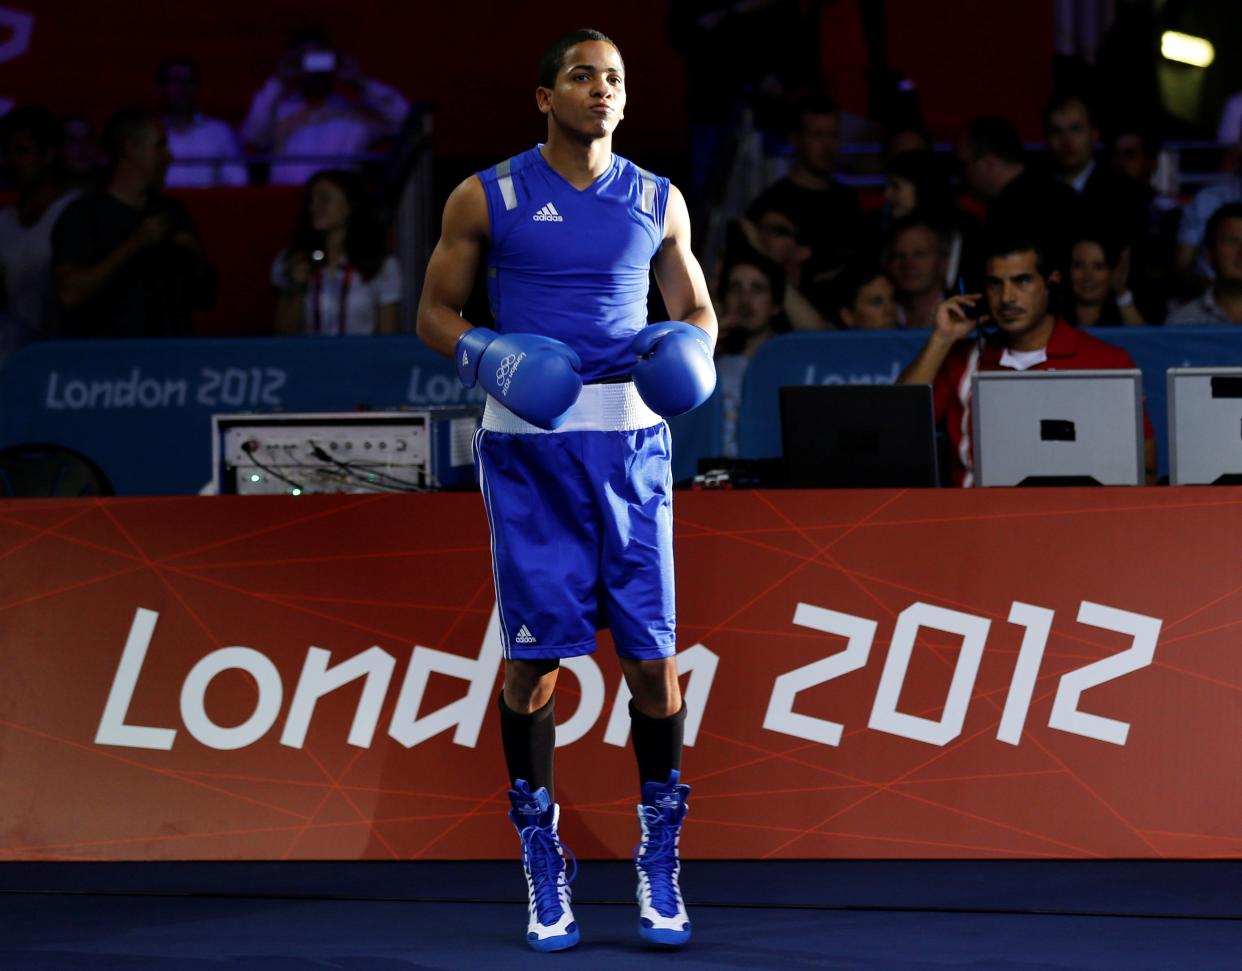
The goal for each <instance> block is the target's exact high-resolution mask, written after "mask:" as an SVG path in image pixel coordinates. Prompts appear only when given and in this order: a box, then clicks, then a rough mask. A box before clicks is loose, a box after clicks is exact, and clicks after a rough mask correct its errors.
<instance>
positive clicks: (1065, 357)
mask: <svg viewBox="0 0 1242 971" xmlns="http://www.w3.org/2000/svg"><path fill="white" fill-rule="evenodd" d="M979 346H980V345H979V343H978V342H977V341H976V340H975V339H974V338H966V339H965V340H960V341H958V342H957V343H956V344H954V345H953V347H952V349H951V350H950V351H949V356H948V357H946V358H945V361H944V364H942V365H941V366H940V372H939V373H938V374H937V375H936V380H935V382H934V383H933V384H932V396H933V398H934V399H935V402H936V420H937V421H943V422H944V423H945V430H946V431H947V432H948V435H949V442H950V444H951V445H952V451H953V459H952V461H953V481H954V483H956V484H957V485H970V484H972V481H971V478H969V477H968V473H970V471H971V470H972V469H973V465H974V463H973V459H972V456H971V454H970V449H971V417H970V407H969V405H970V375H971V373H973V372H972V370H971V358H972V357H973V356H974V355H975V353H976V350H977V349H978V364H977V366H976V368H975V370H979V371H1002V370H1010V369H1009V368H1008V367H1006V366H1005V365H1003V364H1001V355H1002V354H1003V353H1004V352H1005V346H1004V345H1003V344H993V343H986V344H984V345H983V347H982V349H979ZM1044 353H1045V354H1047V355H1048V357H1047V360H1045V361H1042V362H1040V363H1039V364H1036V365H1034V366H1033V367H1031V368H1028V369H1027V370H1030V371H1087V370H1094V369H1100V370H1105V369H1107V370H1113V369H1118V370H1126V369H1130V368H1135V367H1137V365H1136V364H1135V363H1134V359H1133V358H1132V357H1130V355H1129V354H1128V353H1127V352H1125V351H1123V350H1122V349H1121V348H1120V347H1114V346H1113V345H1112V344H1106V343H1104V341H1102V340H1100V339H1099V338H1098V337H1092V336H1091V335H1090V334H1087V333H1084V332H1083V331H1081V330H1078V329H1077V328H1075V327H1071V326H1070V325H1069V324H1067V323H1066V322H1065V321H1063V320H1058V321H1057V322H1056V325H1055V326H1054V327H1053V329H1052V336H1051V337H1049V338H1048V345H1047V347H1045V348H1044ZM1143 435H1144V436H1145V437H1146V438H1148V439H1150V438H1152V437H1153V431H1152V426H1151V419H1149V418H1148V417H1147V409H1146V408H1145V407H1144V409H1143Z"/></svg>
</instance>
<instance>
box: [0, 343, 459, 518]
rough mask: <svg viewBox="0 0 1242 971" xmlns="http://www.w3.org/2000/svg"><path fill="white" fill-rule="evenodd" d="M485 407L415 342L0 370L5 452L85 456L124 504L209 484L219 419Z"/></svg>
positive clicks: (115, 347)
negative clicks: (43, 448)
mask: <svg viewBox="0 0 1242 971" xmlns="http://www.w3.org/2000/svg"><path fill="white" fill-rule="evenodd" d="M482 399H483V395H482V392H481V391H479V390H477V389H473V390H471V391H466V390H465V389H464V388H462V387H461V385H460V384H459V383H458V382H457V378H456V376H455V375H454V372H453V364H452V362H451V361H449V360H448V359H446V358H443V357H441V356H440V355H438V354H436V353H434V352H433V351H431V350H429V349H428V348H427V347H426V346H424V345H423V344H422V343H421V342H420V341H418V340H417V339H415V338H413V337H344V338H333V339H330V340H329V339H323V338H284V339H281V338H239V339H231V340H205V339H197V340H126V341H64V342H47V343H40V344H31V345H29V346H27V347H25V348H23V349H22V350H21V351H19V352H18V353H16V354H14V355H13V356H12V357H11V358H9V360H8V361H7V362H5V366H4V369H3V370H2V371H0V444H3V445H11V444H15V443H17V442H30V441H44V442H55V443H56V444H59V445H66V446H68V447H70V448H74V449H77V450H78V451H80V452H83V453H85V454H86V455H88V456H90V458H92V459H94V460H95V462H97V463H98V464H99V466H100V467H101V468H102V469H103V471H104V472H105V473H106V474H107V476H108V478H109V479H111V480H112V484H113V487H114V488H115V489H116V491H117V493H118V494H120V495H174V494H187V493H194V492H197V491H199V489H201V488H202V487H203V486H204V485H205V484H206V483H207V482H208V481H209V480H210V479H211V475H212V470H211V416H212V415H213V414H227V413H235V412H248V411H252V412H271V411H353V410H355V409H359V408H363V409H366V408H394V407H400V406H419V405H429V404H461V403H463V402H467V403H471V402H479V401H482Z"/></svg>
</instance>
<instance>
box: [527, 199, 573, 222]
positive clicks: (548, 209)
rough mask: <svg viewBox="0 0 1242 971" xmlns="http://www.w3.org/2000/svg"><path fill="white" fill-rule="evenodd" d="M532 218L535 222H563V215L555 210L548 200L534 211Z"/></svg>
mask: <svg viewBox="0 0 1242 971" xmlns="http://www.w3.org/2000/svg"><path fill="white" fill-rule="evenodd" d="M533 218H534V220H535V222H537V223H563V222H564V221H565V217H564V216H562V215H561V214H560V213H559V212H557V211H556V206H554V205H552V203H550V202H549V203H548V204H547V205H546V206H544V207H543V208H542V209H540V210H539V211H538V212H537V213H535V215H534V217H533Z"/></svg>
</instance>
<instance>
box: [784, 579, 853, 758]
mask: <svg viewBox="0 0 1242 971" xmlns="http://www.w3.org/2000/svg"><path fill="white" fill-rule="evenodd" d="M793 622H794V623H795V624H797V625H798V626H799V627H809V628H811V629H812V630H818V631H823V632H824V633H825V634H836V635H838V636H840V637H844V638H845V639H846V641H845V650H844V651H842V652H841V653H840V654H834V655H832V657H826V658H824V659H823V660H820V661H813V662H812V663H810V664H807V665H804V666H802V667H800V668H795V669H794V670H793V671H789V672H787V673H785V674H782V675H781V676H780V677H779V678H777V679H776V684H775V685H773V687H772V697H771V699H770V700H769V701H768V712H767V714H766V715H765V716H764V718H763V727H764V728H767V729H770V730H772V731H774V732H782V733H783V734H785V735H792V736H794V737H795V738H805V739H807V740H809V741H812V742H821V743H822V744H824V745H840V744H841V732H842V731H843V730H844V728H845V726H844V725H841V724H840V723H838V722H834V721H829V720H828V719H826V718H815V717H813V716H811V715H799V714H798V713H797V712H795V711H794V710H793V706H794V701H795V700H797V697H798V693H799V692H801V691H805V690H806V689H807V688H813V687H815V686H816V685H818V684H823V683H824V682H825V681H831V680H832V679H833V678H839V677H840V676H841V675H843V674H848V673H849V672H850V671H857V670H858V669H859V668H861V667H865V666H866V664H867V658H868V657H869V656H870V654H871V644H872V642H873V641H874V640H875V629H876V622H875V621H874V620H867V618H865V617H855V616H854V615H853V614H842V613H838V612H837V611H835V610H828V609H827V608H825V607H815V606H812V605H811V604H804V603H800V604H798V606H797V607H796V608H795V609H794V618H793Z"/></svg>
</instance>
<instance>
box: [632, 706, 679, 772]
mask: <svg viewBox="0 0 1242 971" xmlns="http://www.w3.org/2000/svg"><path fill="white" fill-rule="evenodd" d="M685 727H686V703H685V702H684V701H683V702H682V704H681V708H680V710H678V712H677V713H676V714H675V715H669V716H668V717H667V718H651V717H650V716H648V715H644V714H643V713H642V712H641V711H639V710H638V709H637V708H635V707H634V702H633V701H631V702H630V734H631V735H632V737H633V739H634V756H635V757H636V758H637V759H638V784H639V785H640V786H641V785H642V784H643V783H644V782H660V783H664V782H667V781H668V774H669V773H670V772H672V771H673V769H677V770H678V771H681V741H682V737H683V735H684V734H685Z"/></svg>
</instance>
